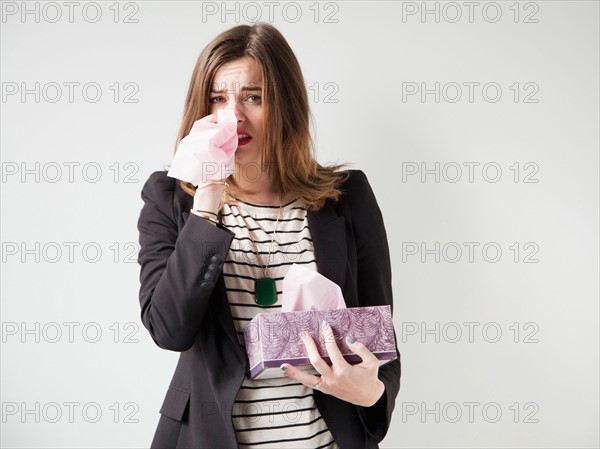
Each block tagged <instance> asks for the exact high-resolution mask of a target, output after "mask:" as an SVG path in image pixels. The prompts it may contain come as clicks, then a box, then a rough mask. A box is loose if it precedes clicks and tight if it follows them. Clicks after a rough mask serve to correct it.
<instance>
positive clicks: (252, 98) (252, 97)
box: [247, 95, 262, 103]
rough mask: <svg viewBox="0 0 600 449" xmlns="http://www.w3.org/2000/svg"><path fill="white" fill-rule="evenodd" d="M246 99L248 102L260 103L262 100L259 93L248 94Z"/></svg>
mask: <svg viewBox="0 0 600 449" xmlns="http://www.w3.org/2000/svg"><path fill="white" fill-rule="evenodd" d="M247 99H248V100H249V101H250V103H260V101H261V100H262V98H261V96H260V95H250V96H248V98H247Z"/></svg>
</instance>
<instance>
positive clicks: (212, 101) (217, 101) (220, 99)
mask: <svg viewBox="0 0 600 449" xmlns="http://www.w3.org/2000/svg"><path fill="white" fill-rule="evenodd" d="M222 100H223V97H212V98H211V99H210V103H219V102H221V101H222Z"/></svg>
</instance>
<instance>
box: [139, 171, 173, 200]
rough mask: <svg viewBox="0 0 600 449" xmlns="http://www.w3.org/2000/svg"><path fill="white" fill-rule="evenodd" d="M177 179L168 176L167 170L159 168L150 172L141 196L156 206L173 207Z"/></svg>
mask: <svg viewBox="0 0 600 449" xmlns="http://www.w3.org/2000/svg"><path fill="white" fill-rule="evenodd" d="M176 183H177V180H176V179H175V178H171V177H169V176H167V171H166V170H157V171H155V172H153V173H151V174H150V176H149V177H148V179H147V180H146V182H145V183H144V186H143V187H142V191H141V197H142V199H143V200H144V201H151V202H152V203H154V204H155V205H156V206H159V207H165V208H167V209H168V208H169V207H170V208H171V209H172V204H173V195H174V192H175V187H176Z"/></svg>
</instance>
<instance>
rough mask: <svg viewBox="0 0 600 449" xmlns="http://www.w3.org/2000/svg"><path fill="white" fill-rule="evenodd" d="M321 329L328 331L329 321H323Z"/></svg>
mask: <svg viewBox="0 0 600 449" xmlns="http://www.w3.org/2000/svg"><path fill="white" fill-rule="evenodd" d="M321 327H323V329H325V330H326V329H327V328H328V327H329V323H328V322H327V321H325V320H323V321H322V322H321Z"/></svg>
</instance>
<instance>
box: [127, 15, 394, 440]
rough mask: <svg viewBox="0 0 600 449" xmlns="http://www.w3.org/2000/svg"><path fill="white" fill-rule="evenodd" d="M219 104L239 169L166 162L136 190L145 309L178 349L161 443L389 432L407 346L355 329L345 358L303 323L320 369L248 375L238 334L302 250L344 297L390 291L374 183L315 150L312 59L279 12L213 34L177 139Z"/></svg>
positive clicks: (272, 304) (376, 299) (159, 336)
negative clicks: (208, 172) (308, 73)
mask: <svg viewBox="0 0 600 449" xmlns="http://www.w3.org/2000/svg"><path fill="white" fill-rule="evenodd" d="M219 109H229V110H231V111H232V112H233V113H234V114H235V117H236V119H237V133H238V139H239V140H238V147H237V149H236V151H235V172H234V174H229V175H228V176H226V175H223V177H222V178H219V181H218V182H214V181H213V182H206V183H200V184H199V185H198V186H197V187H194V185H192V184H191V183H188V182H184V181H181V180H177V179H174V178H172V177H169V176H167V172H166V171H157V172H155V173H153V174H152V175H151V176H150V178H149V179H148V181H147V182H146V183H145V185H144V187H143V189H142V193H141V196H142V199H143V200H144V203H145V204H144V206H143V208H142V211H141V213H140V217H139V221H138V229H139V241H140V252H139V263H140V266H141V273H140V282H141V287H140V295H139V299H140V304H141V310H142V312H141V317H142V322H143V323H144V325H145V327H146V328H147V329H148V331H149V332H150V335H151V336H152V338H153V340H154V341H155V342H156V344H157V345H158V346H159V347H161V348H164V349H168V350H172V351H179V352H181V356H180V359H179V363H178V365H177V368H176V371H175V374H174V376H173V379H172V381H171V385H170V386H169V388H168V391H167V394H166V397H165V400H164V403H163V405H162V408H161V409H160V413H161V418H160V421H159V424H158V428H157V429H156V433H155V435H154V440H153V442H152V447H153V448H159V447H160V448H175V447H177V448H180V447H186V448H191V447H193V448H200V447H202V448H216V447H219V448H236V447H244V448H247V447H264V448H269V449H271V448H289V447H294V448H338V447H339V448H341V449H344V448H374V447H378V443H379V442H380V441H381V440H382V439H383V437H384V436H385V434H386V432H387V430H388V428H389V425H390V421H391V416H392V411H393V409H394V403H395V399H396V396H397V394H398V390H399V386H400V354H399V353H398V359H396V360H394V361H392V362H389V363H387V364H385V365H383V366H381V367H379V362H378V360H377V358H376V357H375V356H374V355H373V354H372V353H371V352H370V351H369V350H368V349H367V348H366V347H365V346H364V345H363V344H362V343H361V342H360V341H356V340H354V339H353V338H352V336H348V339H347V343H348V346H349V347H350V348H351V349H352V350H353V351H354V352H355V353H357V354H358V355H359V356H360V357H361V359H362V362H361V363H360V364H355V365H350V364H348V363H347V362H346V361H345V360H344V358H343V357H342V356H341V354H340V352H339V349H338V347H337V345H336V344H335V341H334V340H330V341H332V342H331V343H327V351H328V354H327V355H328V356H329V357H331V360H332V363H333V364H332V365H329V364H327V363H326V362H325V361H324V360H323V359H322V358H321V356H320V355H319V353H318V351H317V350H316V346H315V344H314V341H313V339H312V337H311V336H310V335H306V336H304V337H303V342H304V344H305V345H306V350H307V353H308V355H309V357H310V360H311V363H312V364H313V366H314V367H315V369H316V370H317V371H318V372H319V374H320V375H312V374H309V373H307V372H303V371H301V370H299V369H298V368H295V367H293V366H291V365H289V364H283V365H282V367H281V369H282V370H283V371H284V374H285V376H284V377H282V378H276V379H263V380H251V379H250V378H249V377H248V376H247V375H248V371H249V367H248V360H247V357H246V353H245V348H244V337H243V327H244V325H245V324H247V323H248V322H249V321H250V320H251V319H252V318H253V317H254V316H255V315H256V314H257V313H259V312H260V313H265V312H277V311H279V310H280V309H281V298H280V296H281V291H282V279H283V277H284V276H285V275H286V273H287V271H288V270H289V268H290V266H291V265H292V264H293V263H297V264H302V265H303V267H305V268H309V269H312V270H315V271H318V272H319V273H321V274H323V275H324V276H326V277H327V278H329V279H330V280H332V281H333V282H335V283H337V284H338V285H339V286H340V287H341V289H342V292H343V295H344V300H345V302H346V305H347V307H360V306H374V305H386V304H389V305H390V306H393V300H392V287H391V267H390V257H389V249H388V243H387V235H386V231H385V227H384V223H383V218H382V214H381V211H380V209H379V207H378V205H377V202H376V199H375V196H374V194H373V191H372V189H371V187H370V185H369V182H368V180H367V178H366V176H365V174H364V173H363V172H362V171H360V170H340V168H342V165H338V166H329V167H325V166H321V165H320V164H319V163H318V162H317V161H316V160H315V158H314V156H313V145H312V140H311V136H310V126H309V117H310V110H309V104H308V96H307V92H306V87H305V84H304V79H303V76H302V72H301V70H300V66H299V64H298V61H297V59H296V57H295V55H294V53H293V52H292V50H291V49H290V47H289V45H288V43H287V42H286V40H285V39H284V37H283V36H282V35H281V34H280V33H279V31H277V30H276V29H275V28H274V27H272V26H270V25H267V24H255V25H253V26H246V25H242V26H237V27H234V28H232V29H230V30H228V31H226V32H224V33H222V34H220V35H219V36H217V37H216V38H215V39H214V40H213V41H212V42H211V43H210V44H209V45H208V46H207V47H206V48H205V49H204V51H203V52H202V53H201V55H200V57H199V59H198V62H197V64H196V67H195V69H194V72H193V75H192V80H191V83H190V87H189V91H188V95H187V99H186V102H185V112H184V116H183V121H182V124H181V128H180V131H179V136H178V139H177V144H178V145H179V143H180V141H181V140H182V139H183V138H184V137H185V136H187V135H188V134H189V133H190V130H191V129H192V125H193V124H194V123H195V122H196V121H197V120H206V121H209V122H213V123H214V122H216V116H217V112H218V110H219ZM178 145H177V146H178ZM344 165H345V164H344ZM257 280H258V281H257ZM330 332H331V329H330V328H328V327H327V325H326V324H325V325H324V328H323V333H324V334H326V335H331V334H330ZM397 350H398V349H397V348H396V351H397Z"/></svg>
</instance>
